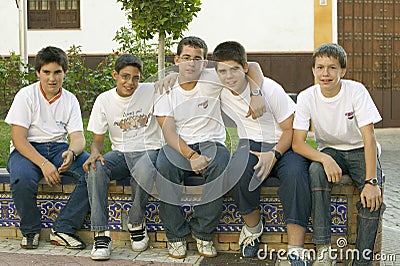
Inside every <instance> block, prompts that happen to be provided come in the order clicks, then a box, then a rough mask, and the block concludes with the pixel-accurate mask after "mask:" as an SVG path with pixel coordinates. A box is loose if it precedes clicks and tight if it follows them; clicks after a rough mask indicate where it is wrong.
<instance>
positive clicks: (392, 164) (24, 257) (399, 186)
mask: <svg viewBox="0 0 400 266" xmlns="http://www.w3.org/2000/svg"><path fill="white" fill-rule="evenodd" d="M376 137H377V140H378V141H379V143H380V144H381V145H382V150H383V152H382V156H381V164H382V167H383V170H384V173H385V175H386V184H385V192H384V201H385V203H386V205H387V209H386V211H385V213H384V216H383V240H382V255H383V258H385V257H387V256H389V255H395V258H396V260H395V261H386V262H381V265H400V245H399V239H400V182H399V181H400V128H396V129H377V130H376ZM19 244H20V241H19V240H7V239H0V266H3V265H4V266H5V265H25V266H30V265H35V266H41V265H70V266H75V265H119V266H124V265H273V262H272V261H261V260H257V259H253V260H247V259H246V260H244V259H241V258H240V257H239V256H238V254H236V253H219V255H218V257H217V258H214V259H207V258H203V257H201V256H199V255H198V254H197V252H196V251H189V252H188V256H187V258H186V259H181V260H178V259H172V258H169V257H168V251H167V250H166V249H156V248H149V249H148V250H146V251H144V252H141V253H135V252H133V251H132V250H131V249H130V248H129V247H115V248H114V249H113V251H112V257H111V259H110V260H109V261H103V262H100V261H93V260H91V259H90V251H91V248H92V246H91V245H88V247H87V248H86V249H85V250H71V249H66V248H64V247H57V246H54V245H50V243H49V242H45V241H41V242H40V247H39V249H36V250H24V249H21V248H20V246H19ZM88 244H91V243H88ZM338 265H339V264H338Z"/></svg>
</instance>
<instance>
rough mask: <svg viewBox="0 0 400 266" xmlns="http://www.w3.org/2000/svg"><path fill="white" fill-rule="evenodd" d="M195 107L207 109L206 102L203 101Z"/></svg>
mask: <svg viewBox="0 0 400 266" xmlns="http://www.w3.org/2000/svg"><path fill="white" fill-rule="evenodd" d="M197 107H203V109H207V107H208V100H205V101H204V102H202V103H199V104H198V105H197Z"/></svg>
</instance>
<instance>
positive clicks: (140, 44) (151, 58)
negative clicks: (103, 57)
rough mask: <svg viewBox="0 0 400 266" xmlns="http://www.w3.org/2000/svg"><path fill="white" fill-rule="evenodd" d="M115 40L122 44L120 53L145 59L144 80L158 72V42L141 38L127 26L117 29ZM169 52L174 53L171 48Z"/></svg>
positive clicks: (119, 49)
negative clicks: (150, 41)
mask: <svg viewBox="0 0 400 266" xmlns="http://www.w3.org/2000/svg"><path fill="white" fill-rule="evenodd" d="M114 41H116V42H118V44H119V45H120V48H118V51H119V52H120V53H124V54H134V55H136V56H137V57H139V58H140V59H141V60H142V61H143V76H142V80H147V79H149V78H150V77H152V76H153V75H154V74H155V73H157V71H158V67H157V52H158V46H157V44H155V43H149V42H147V41H146V40H144V39H140V38H139V37H138V35H136V34H135V33H134V32H133V31H132V30H131V29H129V28H127V27H121V28H120V29H119V30H118V31H117V33H116V35H115V37H114ZM168 52H169V53H171V54H172V52H171V51H170V50H168Z"/></svg>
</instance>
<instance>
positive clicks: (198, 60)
mask: <svg viewBox="0 0 400 266" xmlns="http://www.w3.org/2000/svg"><path fill="white" fill-rule="evenodd" d="M179 58H180V59H181V60H182V61H184V62H188V61H194V62H201V61H203V60H204V59H203V58H202V57H199V56H197V57H190V56H189V55H184V56H180V57H179Z"/></svg>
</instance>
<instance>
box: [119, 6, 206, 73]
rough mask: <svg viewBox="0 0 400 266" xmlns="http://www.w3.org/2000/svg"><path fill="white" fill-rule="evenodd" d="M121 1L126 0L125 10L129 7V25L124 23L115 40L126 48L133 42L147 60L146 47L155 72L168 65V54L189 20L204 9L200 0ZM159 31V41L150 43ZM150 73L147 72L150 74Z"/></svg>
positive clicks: (151, 66)
mask: <svg viewBox="0 0 400 266" xmlns="http://www.w3.org/2000/svg"><path fill="white" fill-rule="evenodd" d="M117 2H120V3H122V10H124V11H126V15H127V18H128V22H129V27H122V28H121V29H120V30H119V31H118V32H117V36H116V37H115V39H114V40H116V41H118V43H119V44H120V45H122V51H127V49H126V48H128V47H132V46H133V47H135V48H139V49H135V50H134V54H138V55H140V56H141V57H142V58H143V60H144V59H145V58H146V54H145V53H141V52H142V51H143V50H141V49H140V48H141V47H146V49H145V52H146V53H149V54H150V57H151V58H152V59H151V60H149V61H148V62H149V65H145V69H146V68H147V69H148V71H151V72H152V73H153V71H154V68H155V69H156V70H158V71H161V70H163V69H164V68H165V67H166V66H167V65H165V63H164V62H165V54H166V53H169V52H170V47H171V45H172V44H173V41H174V40H177V39H179V38H181V37H182V32H183V31H185V30H187V29H188V25H189V23H190V22H191V21H192V20H193V17H195V16H197V15H196V14H197V12H199V11H200V9H201V8H200V5H201V1H200V0H174V1H167V0H117ZM157 35H158V44H157V45H156V44H146V41H149V40H153V39H154V38H155V37H156V36H157ZM148 48H150V49H148ZM128 50H129V49H128ZM153 51H154V52H153ZM157 54H158V60H157ZM153 59H154V61H153ZM158 64H160V65H159V66H158ZM156 72H157V71H155V72H154V73H156ZM148 76H149V75H148V73H147V74H146V77H148Z"/></svg>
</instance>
